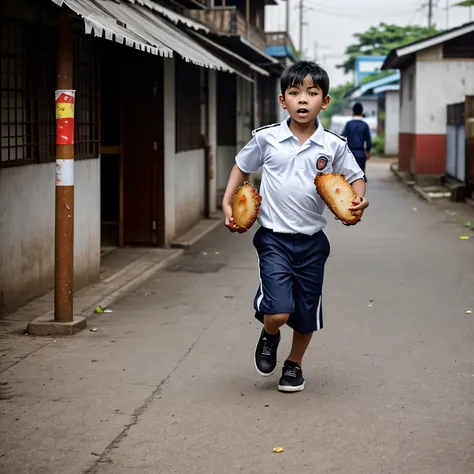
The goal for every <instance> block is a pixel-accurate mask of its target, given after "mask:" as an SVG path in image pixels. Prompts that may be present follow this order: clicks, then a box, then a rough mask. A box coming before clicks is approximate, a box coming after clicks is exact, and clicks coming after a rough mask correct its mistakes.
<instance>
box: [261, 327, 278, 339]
mask: <svg viewBox="0 0 474 474" xmlns="http://www.w3.org/2000/svg"><path fill="white" fill-rule="evenodd" d="M263 331H264V333H265V337H266V338H267V339H268V340H269V341H276V340H278V338H279V337H280V331H278V333H277V334H268V332H267V331H265V329H264V330H263Z"/></svg>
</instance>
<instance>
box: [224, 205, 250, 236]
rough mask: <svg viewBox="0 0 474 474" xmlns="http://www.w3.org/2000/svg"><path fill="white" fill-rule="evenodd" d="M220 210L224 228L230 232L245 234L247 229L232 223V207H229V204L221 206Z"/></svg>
mask: <svg viewBox="0 0 474 474" xmlns="http://www.w3.org/2000/svg"><path fill="white" fill-rule="evenodd" d="M222 210H223V211H224V219H225V226H226V227H227V228H228V229H229V230H230V231H231V232H239V233H240V234H242V233H243V232H247V229H244V228H242V227H239V226H238V225H237V224H236V223H235V222H234V218H233V217H232V207H231V206H230V204H224V205H223V206H222Z"/></svg>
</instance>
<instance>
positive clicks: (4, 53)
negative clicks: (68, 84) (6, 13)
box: [0, 19, 56, 167]
mask: <svg viewBox="0 0 474 474" xmlns="http://www.w3.org/2000/svg"><path fill="white" fill-rule="evenodd" d="M0 29H1V32H2V33H1V46H0V92H1V105H0V108H1V120H2V124H1V159H0V167H9V166H17V165H28V164H33V163H39V162H44V161H51V160H54V155H55V144H54V142H55V105H54V81H55V64H56V59H55V52H56V46H55V31H54V29H52V28H47V27H41V28H39V27H37V26H34V25H26V24H22V23H20V22H15V21H13V20H11V19H8V20H7V19H6V20H5V21H3V22H2V23H1V24H0Z"/></svg>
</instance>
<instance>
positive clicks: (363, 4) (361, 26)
mask: <svg viewBox="0 0 474 474" xmlns="http://www.w3.org/2000/svg"><path fill="white" fill-rule="evenodd" d="M277 1H278V2H279V5H278V6H267V7H266V13H265V14H266V19H265V23H266V24H265V29H266V31H283V30H284V29H285V21H286V20H285V12H286V4H285V1H284V0H277ZM459 1H460V0H433V5H434V9H433V20H434V23H435V24H436V25H437V26H438V27H440V28H443V29H444V28H446V27H447V25H448V26H449V28H454V27H456V26H459V25H461V24H463V23H466V22H468V21H469V8H460V7H454V8H453V7H452V5H454V4H456V3H458V2H459ZM289 2H290V34H291V37H292V39H293V42H294V44H295V47H296V49H299V5H300V0H289ZM427 3H428V0H303V5H304V9H303V11H304V15H303V21H304V22H305V23H306V25H304V26H303V50H304V52H305V57H306V58H310V59H314V57H315V55H314V54H315V49H316V57H317V60H318V61H319V62H320V63H321V64H323V66H324V67H325V68H326V69H327V71H328V73H329V77H330V78H331V85H332V86H337V85H339V84H342V83H344V82H346V81H348V80H350V81H351V80H352V77H351V76H350V75H347V76H344V74H343V72H342V70H341V69H337V68H336V67H335V66H336V64H340V63H341V62H342V60H343V54H344V50H345V47H346V46H347V45H349V44H351V43H353V42H354V40H353V37H352V35H353V34H354V33H361V32H364V31H366V30H367V29H368V28H370V27H371V26H377V25H378V24H379V23H380V22H382V21H383V22H385V23H395V24H397V25H423V26H427V25H428V8H427V6H426V4H427ZM447 5H449V6H451V8H449V10H448V11H449V15H447V14H446V11H447V9H446V6H447ZM471 10H472V20H473V21H474V8H471ZM447 22H448V23H447Z"/></svg>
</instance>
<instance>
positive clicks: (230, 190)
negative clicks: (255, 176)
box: [222, 136, 263, 232]
mask: <svg viewBox="0 0 474 474" xmlns="http://www.w3.org/2000/svg"><path fill="white" fill-rule="evenodd" d="M235 163H236V164H235V165H234V167H233V168H232V171H231V172H230V176H229V182H228V183H227V188H226V191H225V194H224V198H223V199H222V210H223V211H224V216H225V225H226V227H227V228H228V229H230V230H231V231H232V232H245V230H246V229H241V228H240V227H238V226H237V225H236V224H235V223H234V219H233V217H232V207H231V205H230V201H231V199H232V196H233V195H234V192H235V190H236V189H237V188H238V187H239V186H240V185H241V184H242V182H243V181H246V180H248V177H249V174H250V173H256V172H257V171H258V170H259V169H260V168H261V166H262V165H263V153H262V150H261V148H260V145H259V144H258V142H257V137H256V136H254V137H253V138H252V140H250V141H249V142H248V143H247V145H245V146H244V148H242V150H240V152H239V153H238V155H237V156H236V157H235Z"/></svg>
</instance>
